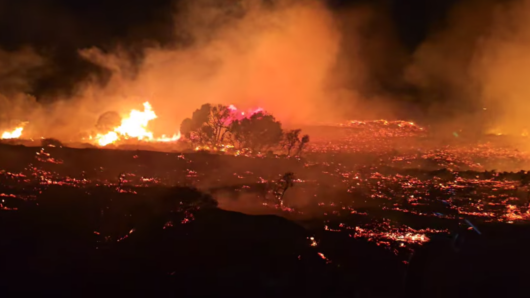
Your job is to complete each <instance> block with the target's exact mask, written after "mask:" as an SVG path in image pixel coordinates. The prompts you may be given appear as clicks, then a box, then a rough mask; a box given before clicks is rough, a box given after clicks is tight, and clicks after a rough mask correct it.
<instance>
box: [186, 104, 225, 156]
mask: <svg viewBox="0 0 530 298" xmlns="http://www.w3.org/2000/svg"><path fill="white" fill-rule="evenodd" d="M230 122H231V111H230V109H229V108H228V107H227V106H224V105H216V106H212V105H211V104H204V105H202V106H201V107H200V108H199V109H197V110H195V112H193V115H192V117H191V118H186V119H184V120H183V121H182V123H181V124H180V132H181V133H182V135H184V136H185V137H186V138H187V139H189V140H190V141H192V142H198V143H200V144H201V145H212V146H214V147H215V146H218V145H220V144H222V143H223V140H224V138H225V135H226V133H227V132H228V131H229V130H228V129H229V126H230Z"/></svg>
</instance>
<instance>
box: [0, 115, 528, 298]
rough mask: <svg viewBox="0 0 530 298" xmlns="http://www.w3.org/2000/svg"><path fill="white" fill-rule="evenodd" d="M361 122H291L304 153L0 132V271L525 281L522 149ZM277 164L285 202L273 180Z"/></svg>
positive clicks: (140, 287) (232, 284)
mask: <svg viewBox="0 0 530 298" xmlns="http://www.w3.org/2000/svg"><path fill="white" fill-rule="evenodd" d="M363 125H364V126H363V128H362V129H360V128H359V127H351V128H349V129H345V128H343V129H336V128H329V127H328V128H325V127H319V128H304V129H305V130H306V131H309V132H310V133H311V134H312V140H313V141H312V142H311V143H310V146H309V147H308V148H307V149H306V150H307V151H306V153H305V154H304V156H303V158H287V157H286V156H281V155H274V154H272V155H268V156H261V157H256V156H232V155H229V154H222V153H219V154H214V153H208V152H183V153H177V152H153V151H145V150H144V151H142V150H103V149H96V148H85V149H74V148H68V147H66V146H62V145H61V144H60V143H58V144H52V143H49V142H45V145H47V146H40V147H26V146H16V145H8V144H3V145H0V156H2V158H1V159H0V169H2V170H1V171H0V196H1V197H0V199H2V202H1V209H2V210H0V220H1V221H2V224H1V225H0V229H1V233H2V237H1V238H0V239H1V240H0V245H1V251H2V254H1V258H2V260H1V261H2V264H4V265H3V266H2V270H1V274H2V279H1V283H2V285H3V286H4V287H5V288H6V289H7V290H8V291H9V292H10V293H19V294H20V293H22V292H24V293H26V292H33V293H43V292H49V293H57V294H66V295H76V296H80V295H81V296H83V295H85V296H94V295H99V296H101V295H103V296H106V295H109V296H110V295H115V294H116V293H117V294H120V295H128V296H145V295H153V296H169V295H173V296H175V295H180V296H197V295H214V296H226V295H230V296H245V297H247V296H249V295H250V296H273V295H274V296H289V297H293V296H302V295H303V296H311V297H343V296H346V295H348V296H353V297H355V295H358V297H398V296H400V295H405V296H406V297H411V296H417V297H426V296H430V295H431V294H432V293H440V295H442V296H441V297H450V296H451V297H453V296H454V295H455V293H458V294H461V293H466V292H467V291H473V295H477V293H479V292H480V291H484V293H481V294H480V295H481V296H480V297H486V296H487V295H492V293H495V291H493V290H492V289H493V288H496V289H499V290H502V291H503V293H504V294H506V293H512V292H510V291H513V293H517V294H520V293H524V292H521V289H520V288H519V287H518V283H514V281H515V280H517V279H516V277H515V276H516V275H517V276H518V277H517V278H520V275H521V272H520V271H519V270H518V268H520V267H522V266H525V264H526V263H527V262H528V260H527V257H526V256H525V254H523V253H519V252H520V251H521V252H522V251H524V249H525V248H526V247H527V246H528V243H529V240H528V236H527V231H528V228H527V227H526V222H527V220H528V219H529V212H528V204H529V202H528V189H527V184H528V181H529V179H530V176H529V174H528V173H527V172H524V171H519V172H516V171H513V169H515V168H516V167H517V166H518V167H520V168H524V167H525V165H527V163H528V158H527V155H526V154H525V153H524V152H522V151H517V150H514V149H509V148H507V147H506V146H500V145H499V143H506V139H499V138H496V139H488V140H485V141H480V142H476V141H473V142H464V141H460V140H451V141H444V146H440V141H439V140H438V141H436V142H435V141H434V140H433V139H431V138H429V136H421V131H417V129H416V128H414V127H412V126H411V127H410V128H407V129H408V130H403V129H399V130H392V131H390V130H382V129H381V127H380V126H377V125H372V124H363ZM396 125H399V124H396ZM368 135H370V136H371V137H370V138H368V137H366V136H368ZM313 136H314V137H313ZM319 136H326V138H327V139H324V138H320V137H319ZM363 136H365V137H363ZM330 138H334V139H333V141H329V140H330ZM455 139H456V138H455ZM523 141H524V140H523ZM49 145H51V146H49ZM493 168H497V169H499V171H500V170H512V171H506V172H499V171H494V170H492V169H493ZM288 172H291V173H294V177H293V184H294V185H293V186H292V187H290V188H288V190H287V192H286V193H285V197H284V205H283V206H282V205H281V204H280V202H279V201H278V200H277V199H276V197H275V196H274V195H273V194H272V192H271V190H273V189H274V187H275V185H276V184H277V183H279V181H280V180H281V177H283V176H284V174H285V173H288ZM466 220H467V222H466ZM456 235H458V237H456ZM513 264H518V265H517V268H515V267H514V265H513ZM511 273H513V274H511ZM514 274H515V275H514ZM511 275H514V276H511ZM257 293H259V294H257ZM444 295H445V296H444ZM473 295H471V297H475V296H473ZM495 296H496V295H495ZM523 296H524V295H523Z"/></svg>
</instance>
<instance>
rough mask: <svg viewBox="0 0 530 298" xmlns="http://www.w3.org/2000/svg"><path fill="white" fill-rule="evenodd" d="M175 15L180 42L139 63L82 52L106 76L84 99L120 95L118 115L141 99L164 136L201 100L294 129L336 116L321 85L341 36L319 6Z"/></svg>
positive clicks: (249, 4)
mask: <svg viewBox="0 0 530 298" xmlns="http://www.w3.org/2000/svg"><path fill="white" fill-rule="evenodd" d="M176 11H177V14H176V16H175V20H176V24H175V35H176V37H180V38H182V39H184V41H185V42H184V44H180V45H178V46H173V47H161V46H151V47H147V48H145V49H144V50H143V60H142V62H141V63H140V64H139V65H134V63H132V62H131V61H129V60H128V59H127V57H126V54H125V53H124V51H123V50H116V51H113V52H112V53H104V52H103V51H101V50H99V49H97V48H91V49H86V50H81V51H80V55H81V56H82V57H84V58H85V59H87V60H89V61H91V62H92V63H95V64H98V65H101V66H103V67H105V68H107V69H109V70H111V71H112V77H111V79H110V81H109V82H108V83H107V84H106V86H105V87H104V88H99V89H98V88H97V87H94V85H93V84H87V85H86V86H85V87H84V88H86V91H85V90H83V91H82V92H81V94H82V96H83V97H94V96H97V97H99V98H106V99H108V98H116V97H120V96H122V97H123V100H118V101H117V102H116V104H115V105H116V108H122V109H123V108H125V109H130V108H132V107H134V105H138V104H139V103H140V102H133V101H131V100H129V98H130V97H142V98H145V99H147V100H149V101H150V102H151V103H152V105H153V108H154V110H155V111H156V112H157V113H158V114H159V118H160V121H158V122H159V124H160V123H161V122H162V121H163V122H164V123H163V125H161V126H163V127H166V129H167V128H169V129H170V130H174V129H176V128H178V127H179V125H180V121H181V120H182V119H183V118H185V117H189V116H190V115H191V113H192V112H193V110H195V109H197V108H198V107H199V106H200V105H202V104H203V103H206V102H209V103H221V104H226V105H229V104H234V105H236V106H238V107H241V108H250V107H256V106H259V107H262V108H264V109H266V110H267V111H269V112H271V113H272V114H274V115H275V116H276V117H278V118H279V119H281V120H283V121H284V122H286V121H289V122H295V123H296V122H307V121H315V120H318V119H325V118H328V119H329V118H330V117H332V116H334V112H336V111H337V110H338V109H337V108H336V106H335V105H333V103H332V101H330V99H331V98H330V96H329V95H328V94H327V92H326V91H327V90H326V87H327V84H328V81H327V79H328V76H329V74H330V72H331V70H332V67H333V66H334V65H335V63H336V59H337V53H338V50H339V43H340V34H339V31H338V28H337V25H336V24H335V21H334V20H333V18H332V13H331V12H330V11H329V10H328V9H327V8H326V7H325V6H324V5H322V4H321V3H320V2H319V1H304V2H302V1H297V2H294V3H290V2H288V1H280V2H278V3H274V4H273V5H272V4H267V2H262V1H210V0H201V1H184V2H183V3H182V2H181V3H180V4H179V5H177V7H176ZM87 93H91V94H92V95H89V96H87V95H86V94H87ZM106 102H107V103H108V100H106ZM108 108H111V107H108ZM162 119H164V120H162Z"/></svg>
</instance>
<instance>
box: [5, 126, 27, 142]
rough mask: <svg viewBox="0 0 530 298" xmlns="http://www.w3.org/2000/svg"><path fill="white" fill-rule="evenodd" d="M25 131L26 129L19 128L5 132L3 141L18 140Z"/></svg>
mask: <svg viewBox="0 0 530 298" xmlns="http://www.w3.org/2000/svg"><path fill="white" fill-rule="evenodd" d="M23 130H24V127H17V128H15V129H14V130H13V131H5V132H4V133H3V134H2V137H1V139H4V140H5V139H18V138H20V136H22V131H23Z"/></svg>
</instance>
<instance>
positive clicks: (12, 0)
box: [0, 0, 530, 136]
mask: <svg viewBox="0 0 530 298" xmlns="http://www.w3.org/2000/svg"><path fill="white" fill-rule="evenodd" d="M528 22H530V0H511V1H490V0H465V1H464V0H462V1H455V0H430V1H425V0H423V1H420V0H385V1H378V0H369V1H368V0H366V1H362V0H358V1H346V0H342V1H341V0H327V1H325V0H180V1H179V0H150V1H140V0H128V1H104V0H76V1H68V0H47V1H41V0H0V122H1V123H0V125H3V126H8V125H13V124H12V123H13V122H17V121H30V123H38V125H36V127H34V128H33V129H34V130H38V131H39V133H40V134H44V135H49V136H72V135H74V134H76V133H79V132H80V130H83V131H86V130H90V129H91V128H92V127H93V126H94V124H95V121H96V120H97V117H98V115H100V114H101V113H104V112H106V111H117V112H119V113H124V112H127V111H128V110H130V109H132V108H139V109H141V107H142V106H141V103H142V102H144V101H146V100H149V102H150V103H151V104H152V106H153V108H154V110H155V112H156V113H157V114H158V116H159V119H157V121H158V122H157V123H156V125H157V128H156V129H157V130H159V131H160V132H163V133H173V132H174V130H176V129H178V126H179V124H180V121H181V120H182V119H183V118H184V117H187V116H189V115H190V114H191V112H192V111H193V110H194V109H196V108H198V107H199V106H200V105H201V104H203V103H206V102H211V103H224V104H235V105H236V106H241V107H243V108H244V107H256V106H260V107H263V108H265V109H266V110H268V111H270V112H271V113H273V114H274V115H275V116H276V117H277V118H279V119H280V120H281V121H283V122H284V123H294V124H296V123H308V122H309V123H310V122H316V121H332V120H334V119H337V120H342V119H348V118H350V119H351V118H382V117H385V118H407V119H414V120H418V121H424V122H433V123H434V122H436V123H451V124H455V123H456V124H458V125H463V124H465V125H473V126H476V127H477V129H486V128H494V127H495V128H496V127H502V128H503V129H506V130H510V129H511V130H514V131H517V130H520V129H522V128H524V126H525V125H526V115H527V114H528V113H529V112H530V104H527V103H526V102H527V100H526V97H527V96H528V95H530V87H527V86H530V84H527V83H526V81H525V80H526V73H525V72H530V67H527V64H530V51H528V50H527V48H528V47H530V26H528V25H529V24H527V23H528ZM526 31H529V32H526ZM527 56H528V57H527ZM528 66H530V65H528ZM155 132H156V131H155Z"/></svg>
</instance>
